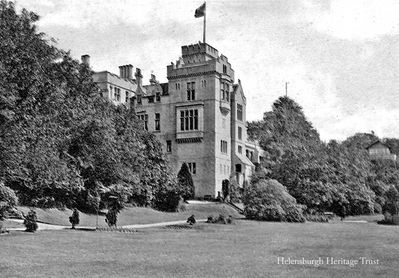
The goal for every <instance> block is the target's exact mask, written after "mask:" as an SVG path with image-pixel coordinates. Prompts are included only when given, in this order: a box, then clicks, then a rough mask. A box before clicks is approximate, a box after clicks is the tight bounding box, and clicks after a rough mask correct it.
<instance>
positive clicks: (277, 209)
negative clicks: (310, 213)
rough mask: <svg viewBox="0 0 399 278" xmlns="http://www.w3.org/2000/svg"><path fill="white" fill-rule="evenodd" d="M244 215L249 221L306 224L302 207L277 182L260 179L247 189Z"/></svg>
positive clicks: (244, 199)
mask: <svg viewBox="0 0 399 278" xmlns="http://www.w3.org/2000/svg"><path fill="white" fill-rule="evenodd" d="M243 202H244V206H245V209H244V214H245V216H246V217H247V218H248V219H255V220H265V221H285V222H305V217H304V216H303V214H302V207H301V206H300V205H298V204H297V203H296V200H295V198H294V197H292V196H291V195H290V194H289V193H288V191H287V189H286V188H285V187H284V186H283V185H282V184H280V183H279V182H278V181H276V180H269V179H259V180H258V181H257V182H256V183H253V184H251V185H249V186H248V187H246V189H245V192H244V198H243Z"/></svg>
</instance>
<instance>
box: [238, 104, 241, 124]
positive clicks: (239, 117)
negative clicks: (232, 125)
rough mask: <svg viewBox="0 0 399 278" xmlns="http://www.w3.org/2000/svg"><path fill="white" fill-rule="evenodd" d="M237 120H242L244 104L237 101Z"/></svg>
mask: <svg viewBox="0 0 399 278" xmlns="http://www.w3.org/2000/svg"><path fill="white" fill-rule="evenodd" d="M237 120H240V121H242V105H241V104H238V103H237Z"/></svg>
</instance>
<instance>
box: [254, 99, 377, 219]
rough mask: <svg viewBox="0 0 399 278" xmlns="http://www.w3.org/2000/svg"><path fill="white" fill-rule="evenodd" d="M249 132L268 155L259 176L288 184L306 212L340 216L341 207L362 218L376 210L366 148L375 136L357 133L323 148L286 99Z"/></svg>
mask: <svg viewBox="0 0 399 278" xmlns="http://www.w3.org/2000/svg"><path fill="white" fill-rule="evenodd" d="M249 133H250V137H251V138H254V139H257V140H259V142H260V146H261V147H262V148H263V149H264V150H265V151H266V159H265V161H264V162H263V165H262V167H263V168H264V169H266V170H265V171H264V173H263V174H262V177H261V178H266V179H267V178H268V179H275V180H277V181H278V182H279V183H281V184H283V185H284V186H286V187H287V189H288V192H289V193H290V194H291V195H292V196H293V197H294V198H295V199H296V200H297V201H298V202H299V203H300V204H303V205H305V206H306V210H305V212H306V213H318V212H325V211H333V212H336V213H340V212H341V211H342V209H343V208H345V210H346V212H347V213H348V214H362V213H372V212H373V211H374V210H375V208H377V207H378V206H377V205H376V202H375V200H376V197H375V193H374V192H373V191H372V190H371V188H370V185H369V183H368V180H369V176H370V175H372V173H373V169H372V162H371V161H370V159H369V157H368V154H367V151H366V150H365V148H366V147H367V146H368V145H369V144H371V143H372V142H373V141H375V139H376V137H375V136H374V135H372V134H360V133H359V134H356V135H355V136H352V137H350V138H348V139H347V140H345V141H344V142H342V143H338V142H336V141H331V142H330V143H328V144H325V143H323V142H322V141H321V140H320V137H319V134H318V132H317V131H316V130H315V129H314V128H313V126H312V124H311V123H310V122H309V121H308V120H307V119H306V117H305V115H304V113H303V111H302V108H301V107H300V106H299V105H298V104H297V103H295V102H294V101H293V100H291V99H289V98H288V97H280V98H279V99H278V100H277V101H276V102H274V104H273V106H272V111H270V112H266V113H265V114H264V119H263V120H262V121H259V122H254V123H250V125H249ZM256 179H259V177H258V176H257V175H254V176H253V177H252V180H256Z"/></svg>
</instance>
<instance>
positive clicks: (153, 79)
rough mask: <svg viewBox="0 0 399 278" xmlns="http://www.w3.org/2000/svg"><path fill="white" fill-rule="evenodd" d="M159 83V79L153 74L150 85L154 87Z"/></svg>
mask: <svg viewBox="0 0 399 278" xmlns="http://www.w3.org/2000/svg"><path fill="white" fill-rule="evenodd" d="M157 82H158V81H157V78H156V77H155V75H154V74H152V73H151V79H150V84H151V85H154V84H156V83H157Z"/></svg>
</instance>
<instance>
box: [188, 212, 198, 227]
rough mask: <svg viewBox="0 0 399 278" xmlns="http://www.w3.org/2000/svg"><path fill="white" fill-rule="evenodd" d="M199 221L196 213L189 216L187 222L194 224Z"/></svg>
mask: <svg viewBox="0 0 399 278" xmlns="http://www.w3.org/2000/svg"><path fill="white" fill-rule="evenodd" d="M196 222H197V221H196V220H195V217H194V214H193V215H191V216H190V217H189V218H187V223H188V224H190V225H194V224H195V223H196Z"/></svg>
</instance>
